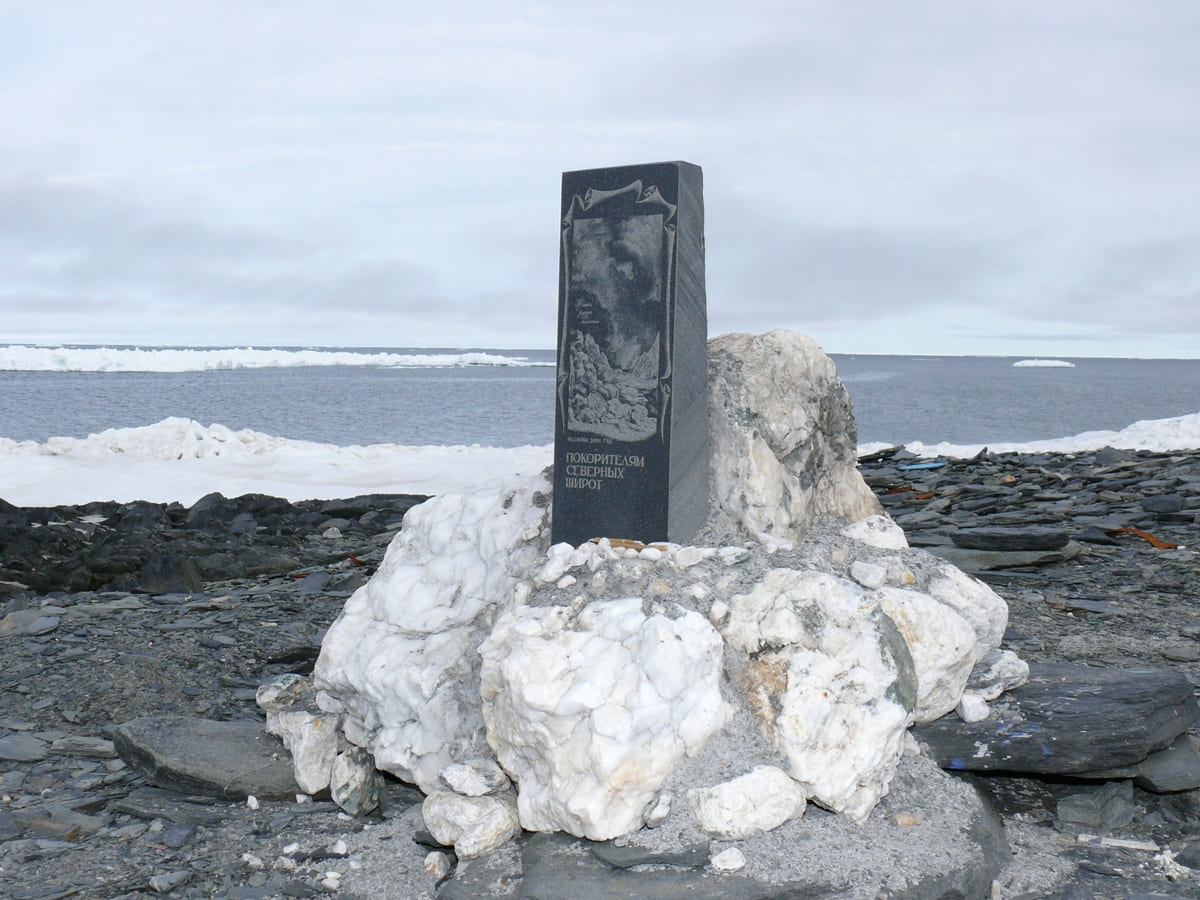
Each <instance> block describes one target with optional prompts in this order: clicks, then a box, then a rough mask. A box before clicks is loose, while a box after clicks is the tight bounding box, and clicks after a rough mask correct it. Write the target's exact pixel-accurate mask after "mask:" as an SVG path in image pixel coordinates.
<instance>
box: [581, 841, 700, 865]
mask: <svg viewBox="0 0 1200 900" xmlns="http://www.w3.org/2000/svg"><path fill="white" fill-rule="evenodd" d="M586 846H587V848H588V849H589V850H591V851H592V854H593V855H594V856H595V857H596V858H597V859H598V860H600V861H601V862H605V863H608V864H609V865H610V866H613V867H614V868H617V869H629V868H632V867H633V866H649V865H654V866H679V867H681V868H698V867H702V866H706V865H708V856H709V851H708V842H707V841H703V842H701V843H698V844H693V845H691V846H690V847H682V848H680V849H677V850H652V849H649V848H647V847H638V846H635V845H626V846H623V847H621V846H618V845H617V844H614V843H613V842H612V841H589V842H587V843H586Z"/></svg>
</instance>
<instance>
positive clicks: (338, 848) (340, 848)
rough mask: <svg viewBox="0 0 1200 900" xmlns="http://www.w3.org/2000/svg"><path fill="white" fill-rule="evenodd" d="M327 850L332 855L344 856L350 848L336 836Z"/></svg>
mask: <svg viewBox="0 0 1200 900" xmlns="http://www.w3.org/2000/svg"><path fill="white" fill-rule="evenodd" d="M329 852H330V853H332V854H333V855H334V856H346V855H348V854H349V853H350V848H349V847H348V846H346V842H345V841H343V840H342V839H341V838H338V839H337V840H336V841H334V842H333V846H332V847H330V848H329Z"/></svg>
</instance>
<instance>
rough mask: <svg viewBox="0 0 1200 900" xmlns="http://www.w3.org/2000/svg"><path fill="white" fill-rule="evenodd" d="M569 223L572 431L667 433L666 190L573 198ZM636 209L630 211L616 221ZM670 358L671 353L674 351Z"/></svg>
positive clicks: (637, 184)
mask: <svg viewBox="0 0 1200 900" xmlns="http://www.w3.org/2000/svg"><path fill="white" fill-rule="evenodd" d="M573 200H574V202H572V204H571V207H570V213H569V215H568V217H567V220H566V222H565V223H564V234H563V239H564V241H565V243H566V246H565V247H564V250H565V251H566V252H565V254H564V256H565V259H566V262H567V265H568V266H569V277H568V279H567V282H566V291H567V297H566V317H565V322H564V329H565V330H564V334H563V335H562V337H563V338H565V341H563V342H562V344H561V348H562V351H563V352H565V359H564V360H563V362H564V363H565V365H563V366H561V367H560V372H563V373H565V377H566V384H565V385H564V386H563V388H564V390H563V396H564V400H565V413H566V416H565V425H566V428H567V430H568V431H570V432H573V433H579V434H595V435H599V436H601V437H607V438H613V439H615V440H620V441H630V442H636V441H643V440H646V439H647V438H650V437H653V436H654V435H655V434H656V433H657V432H659V430H660V425H661V422H662V414H663V405H664V401H665V399H666V390H665V387H664V385H663V383H662V375H663V373H664V371H669V368H670V362H669V359H667V360H664V359H663V349H664V347H663V344H664V340H663V332H664V330H665V328H666V324H667V323H666V311H667V310H666V280H667V266H668V262H669V259H668V253H669V252H670V250H671V247H670V246H669V243H670V240H669V237H670V235H671V234H673V231H674V229H673V223H672V224H671V227H670V231H668V230H667V228H665V227H664V225H665V224H666V223H665V222H664V219H665V218H666V215H665V214H667V213H671V212H673V209H671V207H670V206H669V205H668V204H666V203H665V202H664V201H663V200H662V197H661V195H660V194H659V192H658V190H657V188H655V187H654V186H653V185H645V184H644V183H643V182H642V181H640V180H635V181H633V182H631V183H630V184H629V185H627V186H625V187H624V188H619V189H617V190H613V191H596V190H588V191H585V192H584V194H583V195H582V196H577V197H575V198H573ZM626 209H629V210H630V214H616V215H614V214H613V213H614V212H619V213H620V212H624V211H625V210H626ZM667 349H668V356H669V348H667Z"/></svg>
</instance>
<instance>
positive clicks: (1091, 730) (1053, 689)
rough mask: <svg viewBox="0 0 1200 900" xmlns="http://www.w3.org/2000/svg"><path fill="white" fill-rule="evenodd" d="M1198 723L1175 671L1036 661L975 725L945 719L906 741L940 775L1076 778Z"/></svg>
mask: <svg viewBox="0 0 1200 900" xmlns="http://www.w3.org/2000/svg"><path fill="white" fill-rule="evenodd" d="M1198 718H1200V707H1198V706H1197V705H1196V700H1195V698H1194V697H1193V696H1192V684H1191V682H1190V681H1189V680H1188V679H1187V678H1186V677H1185V676H1184V675H1183V674H1182V673H1180V672H1176V671H1173V670H1168V669H1098V668H1091V667H1089V666H1072V665H1064V664H1058V663H1042V664H1035V665H1031V666H1030V667H1029V682H1028V683H1027V684H1025V685H1023V686H1022V687H1019V688H1017V689H1016V690H1014V691H1010V692H1009V693H1007V694H1005V695H1004V696H1003V697H1002V698H1001V699H1000V700H998V701H996V703H995V704H994V705H993V706H992V713H991V715H990V716H988V718H986V719H984V720H983V721H982V722H973V723H966V722H963V721H961V720H960V719H959V718H958V717H957V716H955V715H953V714H951V715H947V716H943V717H942V718H940V719H938V720H937V721H936V722H929V723H926V724H923V725H917V726H914V727H913V735H914V736H915V737H916V738H917V739H918V740H920V741H922V742H924V743H925V744H926V745H928V746H929V748H930V750H931V751H932V753H933V756H934V758H935V759H936V760H937V761H938V764H939V765H941V766H942V767H943V768H945V769H952V770H963V771H970V772H996V771H1003V772H1028V773H1031V774H1036V775H1073V774H1079V775H1083V774H1085V773H1089V772H1096V771H1099V770H1104V769H1115V768H1118V767H1122V766H1132V765H1135V764H1137V763H1140V762H1141V761H1142V760H1144V759H1146V758H1147V757H1148V756H1150V754H1152V753H1156V752H1157V751H1160V750H1164V749H1166V748H1167V747H1169V746H1170V745H1171V744H1172V743H1173V742H1174V741H1175V739H1176V738H1177V737H1179V735H1181V734H1183V733H1184V731H1186V730H1187V728H1188V727H1189V726H1190V725H1191V724H1192V723H1193V722H1195V721H1196V720H1197V719H1198Z"/></svg>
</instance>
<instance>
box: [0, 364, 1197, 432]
mask: <svg viewBox="0 0 1200 900" xmlns="http://www.w3.org/2000/svg"><path fill="white" fill-rule="evenodd" d="M3 349H4V348H0V354H2V353H3ZM394 352H408V351H394ZM489 352H492V353H496V354H507V355H509V356H514V355H518V354H519V355H520V356H521V357H523V358H524V359H526V360H527V361H528V362H529V363H533V364H518V365H471V366H437V367H390V366H380V365H369V366H359V365H332V366H312V365H304V366H292V367H287V368H221V369H213V370H209V371H186V372H174V371H156V372H111V371H110V372H104V371H0V437H5V438H11V439H16V440H35V441H44V440H46V439H47V438H49V437H52V436H67V437H86V436H87V435H88V434H89V433H93V432H97V431H101V430H103V429H106V428H124V427H135V426H141V425H149V424H152V423H154V422H157V421H159V420H161V419H163V418H166V417H168V416H181V417H185V418H189V419H195V420H196V421H198V422H200V423H201V424H203V425H210V424H214V423H219V424H221V425H225V426H228V427H230V428H234V429H241V428H251V429H254V430H255V431H261V432H265V433H267V434H271V435H276V436H280V437H288V438H297V439H302V440H310V441H319V442H324V443H333V444H341V445H350V444H372V443H395V444H407V445H426V444H480V445H491V446H505V447H511V446H520V445H524V444H547V443H550V442H551V441H552V440H553V427H554V406H553V402H554V368H553V366H552V365H546V363H552V361H553V358H554V354H553V352H551V351H508V350H499V351H489ZM1018 359H1019V358H1018V357H929V356H920V357H918V356H855V355H834V361H835V362H836V364H837V367H838V373H839V374H840V376H841V377H842V379H843V381H844V382H845V384H846V386H847V388H848V389H849V391H850V394H851V397H852V399H853V402H854V410H855V416H856V419H857V422H858V437H859V442H860V443H871V442H887V443H896V444H899V443H908V442H912V441H922V442H925V443H937V442H942V441H949V442H953V443H960V444H977V443H995V442H1025V441H1032V440H1042V439H1050V438H1060V437H1067V436H1070V435H1074V434H1078V433H1080V432H1084V431H1093V430H1118V429H1121V428H1124V427H1125V426H1127V425H1129V424H1131V423H1133V422H1135V421H1139V420H1143V419H1160V418H1170V417H1174V416H1180V415H1186V414H1190V413H1196V412H1198V411H1200V360H1133V359H1072V360H1070V362H1072V363H1073V364H1074V365H1073V366H1072V367H1066V366H1030V367H1017V366H1014V365H1013V363H1014V362H1016V361H1018Z"/></svg>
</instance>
